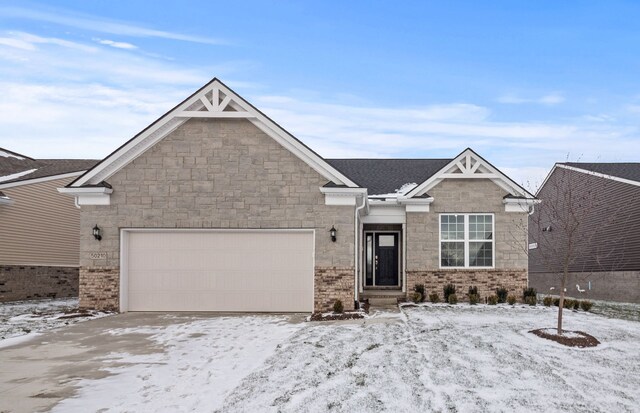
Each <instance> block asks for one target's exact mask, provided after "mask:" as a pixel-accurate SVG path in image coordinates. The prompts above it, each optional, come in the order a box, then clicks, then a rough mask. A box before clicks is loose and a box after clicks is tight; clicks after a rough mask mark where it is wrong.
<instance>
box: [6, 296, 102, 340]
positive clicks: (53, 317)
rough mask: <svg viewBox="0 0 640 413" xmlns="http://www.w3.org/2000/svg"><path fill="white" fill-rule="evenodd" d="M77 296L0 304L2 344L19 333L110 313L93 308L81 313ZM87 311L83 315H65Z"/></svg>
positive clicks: (60, 325) (55, 326)
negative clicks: (78, 309) (93, 309)
mask: <svg viewBox="0 0 640 413" xmlns="http://www.w3.org/2000/svg"><path fill="white" fill-rule="evenodd" d="M77 308H78V299H77V298H62V299H47V300H32V301H14V302H8V303H2V304H0V343H3V342H4V340H6V339H10V338H12V337H16V336H24V335H25V334H27V335H28V334H31V333H34V332H39V331H45V330H50V329H52V328H58V327H63V326H66V325H71V324H76V323H79V322H81V321H86V320H89V319H91V318H98V317H104V316H106V315H108V314H107V313H102V312H97V311H90V312H88V313H78V312H77V311H76V312H74V311H73V310H75V309H77ZM74 314H77V315H80V314H84V315H83V316H82V317H73V318H65V317H67V316H70V315H74Z"/></svg>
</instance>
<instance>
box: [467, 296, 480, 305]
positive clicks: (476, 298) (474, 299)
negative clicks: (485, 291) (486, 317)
mask: <svg viewBox="0 0 640 413" xmlns="http://www.w3.org/2000/svg"><path fill="white" fill-rule="evenodd" d="M479 301H480V296H479V295H478V294H469V304H471V305H476V304H478V302H479Z"/></svg>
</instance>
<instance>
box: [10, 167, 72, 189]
mask: <svg viewBox="0 0 640 413" xmlns="http://www.w3.org/2000/svg"><path fill="white" fill-rule="evenodd" d="M83 173H85V171H77V172H69V173H66V174H59V175H49V176H43V177H40V178H32V179H25V180H24V181H17V182H10V183H6V184H2V183H0V189H6V188H13V187H16V186H22V185H30V184H37V183H40V182H47V181H55V180H56V179H64V178H73V177H75V176H80V175H82V174H83Z"/></svg>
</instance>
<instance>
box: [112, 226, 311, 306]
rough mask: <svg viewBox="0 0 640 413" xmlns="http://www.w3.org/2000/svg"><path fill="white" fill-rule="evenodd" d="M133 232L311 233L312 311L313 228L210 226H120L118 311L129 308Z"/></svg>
mask: <svg viewBox="0 0 640 413" xmlns="http://www.w3.org/2000/svg"><path fill="white" fill-rule="evenodd" d="M134 232H163V233H166V232H182V233H185V232H205V233H206V232H209V233H225V232H226V233H245V234H250V233H292V232H297V233H300V232H302V233H308V234H312V247H311V250H312V252H311V254H312V259H311V276H312V277H311V278H312V282H311V286H312V288H311V294H312V297H311V308H310V309H309V312H313V310H314V308H313V303H314V301H315V300H314V296H313V295H314V294H315V262H316V245H315V244H316V237H315V233H316V230H315V229H308V228H252V229H224V228H220V229H217V228H216V229H212V228H121V229H120V312H123V313H124V312H127V311H128V310H129V303H128V300H129V274H128V258H129V257H128V255H129V235H130V234H131V233H134Z"/></svg>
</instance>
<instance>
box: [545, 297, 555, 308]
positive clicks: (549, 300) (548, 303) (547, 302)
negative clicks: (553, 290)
mask: <svg viewBox="0 0 640 413" xmlns="http://www.w3.org/2000/svg"><path fill="white" fill-rule="evenodd" d="M542 303H543V304H544V305H545V306H547V307H551V304H553V297H549V296H546V297H544V299H543V300H542Z"/></svg>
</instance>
